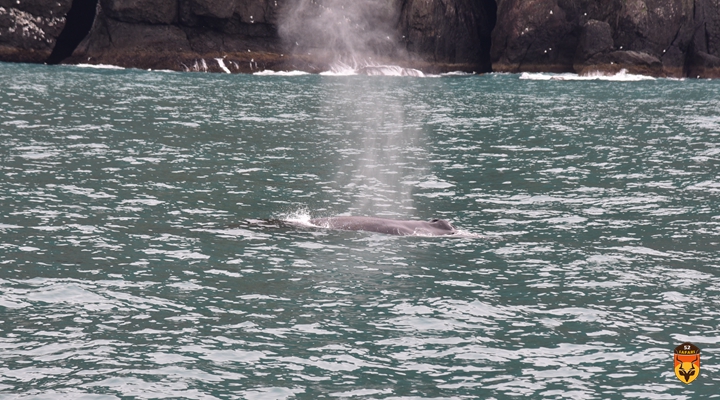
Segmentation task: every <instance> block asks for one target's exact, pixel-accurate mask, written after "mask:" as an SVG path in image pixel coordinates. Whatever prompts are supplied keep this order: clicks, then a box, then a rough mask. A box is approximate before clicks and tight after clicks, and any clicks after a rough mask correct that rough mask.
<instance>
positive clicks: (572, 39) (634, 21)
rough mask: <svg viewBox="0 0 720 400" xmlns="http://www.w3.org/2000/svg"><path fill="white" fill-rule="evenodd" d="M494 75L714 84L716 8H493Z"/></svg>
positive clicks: (587, 1)
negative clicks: (559, 74) (615, 76)
mask: <svg viewBox="0 0 720 400" xmlns="http://www.w3.org/2000/svg"><path fill="white" fill-rule="evenodd" d="M492 40H493V43H492V54H491V58H492V62H493V69H494V70H496V71H507V72H519V71H575V72H578V73H588V72H592V71H601V72H617V71H618V70H620V69H623V68H624V69H627V70H628V71H630V72H634V73H642V74H648V75H655V76H675V77H681V76H690V77H720V58H718V56H719V55H720V3H718V2H717V0H498V21H497V25H496V27H495V31H494V32H493V38H492Z"/></svg>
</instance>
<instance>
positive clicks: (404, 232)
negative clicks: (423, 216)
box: [310, 217, 456, 236]
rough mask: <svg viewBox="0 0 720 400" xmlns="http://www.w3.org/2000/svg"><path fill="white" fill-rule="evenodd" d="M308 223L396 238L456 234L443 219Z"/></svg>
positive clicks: (351, 219)
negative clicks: (394, 236) (395, 236)
mask: <svg viewBox="0 0 720 400" xmlns="http://www.w3.org/2000/svg"><path fill="white" fill-rule="evenodd" d="M310 223H311V224H313V225H315V226H318V227H321V228H327V229H338V230H349V231H367V232H377V233H384V234H387V235H398V236H409V235H427V236H441V235H452V234H454V233H455V232H456V231H455V228H454V227H453V226H452V225H451V224H450V223H449V222H448V221H446V220H444V219H433V220H430V221H414V220H397V219H389V218H378V217H330V218H315V219H311V220H310Z"/></svg>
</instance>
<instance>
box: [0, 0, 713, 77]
mask: <svg viewBox="0 0 720 400" xmlns="http://www.w3.org/2000/svg"><path fill="white" fill-rule="evenodd" d="M377 1H378V0H364V1H359V0H358V1H357V2H354V3H352V6H348V7H347V8H346V6H347V5H348V4H349V3H344V2H342V1H340V0H312V1H311V0H55V1H52V2H50V1H48V0H20V1H18V0H0V61H12V62H32V63H43V62H48V63H53V62H63V63H95V64H112V65H118V66H121V67H131V68H142V69H168V70H178V71H206V72H225V73H227V72H231V73H252V72H257V71H260V70H264V69H270V70H275V71H282V70H300V71H306V72H311V73H316V72H322V71H326V70H328V69H330V67H331V66H332V65H333V64H335V63H337V62H338V61H342V62H345V63H347V64H353V63H355V64H357V65H358V68H361V67H362V66H364V65H368V64H370V65H372V64H376V65H382V64H394V65H398V66H400V67H404V68H413V69H418V70H421V71H423V72H425V73H441V72H450V71H465V72H477V73H482V72H489V71H496V72H575V73H578V74H594V73H606V74H613V73H617V72H618V71H620V70H623V69H624V70H627V71H628V72H629V73H633V74H644V75H651V76H658V77H693V78H695V77H701V78H718V77H720V4H718V3H717V1H715V0H497V1H496V0H389V1H384V0H383V2H382V4H381V3H377V4H376V2H377ZM380 5H382V7H380ZM80 8H83V10H80ZM296 14H297V15H296ZM73 15H77V16H76V17H74V18H75V19H73V18H72V16H73ZM89 19H90V20H89ZM289 21H290V22H289ZM83 23H84V24H87V26H88V27H89V28H83V29H86V30H85V31H81V33H78V32H75V33H74V36H76V37H77V39H76V40H77V42H79V44H78V43H77V42H72V41H68V39H66V37H67V36H70V35H68V34H67V31H68V30H69V29H71V28H76V27H77V25H80V24H83ZM343 24H344V25H343ZM87 29H89V32H88V31H87ZM78 35H79V36H78ZM74 40H75V39H74ZM60 47H65V48H66V50H67V54H68V55H69V54H71V55H70V56H69V57H68V56H67V55H65V54H64V53H63V52H58V49H59V48H60ZM51 55H53V57H51Z"/></svg>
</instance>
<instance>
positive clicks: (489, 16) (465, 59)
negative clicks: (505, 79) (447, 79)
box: [399, 0, 497, 72]
mask: <svg viewBox="0 0 720 400" xmlns="http://www.w3.org/2000/svg"><path fill="white" fill-rule="evenodd" d="M496 13H497V7H496V5H495V0H489V1H483V0H480V1H478V0H456V1H426V0H405V1H403V3H402V10H401V18H400V25H399V27H400V31H401V33H402V41H403V42H404V43H405V46H406V48H407V50H408V51H409V52H410V53H412V54H416V55H418V56H420V57H421V58H423V59H425V60H427V61H431V62H434V63H447V64H456V65H457V66H458V67H460V68H456V69H464V70H474V71H476V72H489V71H490V70H491V65H490V60H489V57H488V55H489V53H490V44H491V33H492V30H493V28H494V27H495V19H496Z"/></svg>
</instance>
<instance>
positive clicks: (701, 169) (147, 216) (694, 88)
mask: <svg viewBox="0 0 720 400" xmlns="http://www.w3.org/2000/svg"><path fill="white" fill-rule="evenodd" d="M551 78H552V79H551ZM635 78H638V79H635ZM719 144H720V82H718V81H706V80H683V81H676V80H665V79H657V80H655V79H639V77H632V76H618V77H614V78H611V79H604V80H583V79H578V77H573V76H569V75H553V76H551V75H542V74H524V75H503V74H490V75H483V76H440V77H424V78H413V77H389V76H373V77H368V76H322V75H297V76H294V75H289V76H283V75H274V76H272V75H271V76H257V75H224V74H202V73H173V72H158V71H155V72H153V71H140V70H121V69H97V68H80V67H71V66H55V67H49V66H42V65H26V64H3V63H0V169H1V171H0V399H31V398H32V399H56V398H69V399H120V398H186V399H294V398H296V399H314V398H354V399H502V398H517V397H519V396H524V397H528V398H539V399H540V398H547V399H560V398H568V399H621V398H636V399H669V398H673V399H697V398H719V397H720V394H718V393H720V391H718V381H719V379H720V377H719V376H718V374H719V372H720V371H719V368H718V361H717V360H718V344H719V343H720V319H719V317H720V261H719V259H720V258H719V257H718V254H720V146H719ZM332 215H370V216H381V217H387V218H399V219H418V220H427V219H430V218H435V217H437V218H444V219H447V220H449V221H451V222H452V223H453V224H454V225H455V226H456V227H457V228H458V229H460V230H461V231H462V232H463V233H464V235H462V237H414V236H413V237H396V236H386V235H382V234H375V233H367V232H345V231H332V230H326V229H319V228H313V227H310V226H305V225H303V222H307V220H308V219H309V218H311V217H327V216H332ZM686 341H690V342H692V343H693V344H695V345H697V346H698V347H700V349H701V370H700V374H699V376H698V378H697V379H696V380H695V381H694V382H692V383H690V384H688V385H686V384H684V383H682V382H680V381H679V380H678V378H676V377H675V374H674V372H673V369H672V368H673V367H672V365H673V364H672V363H673V349H674V348H675V347H676V346H678V345H679V344H681V343H683V342H686Z"/></svg>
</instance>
